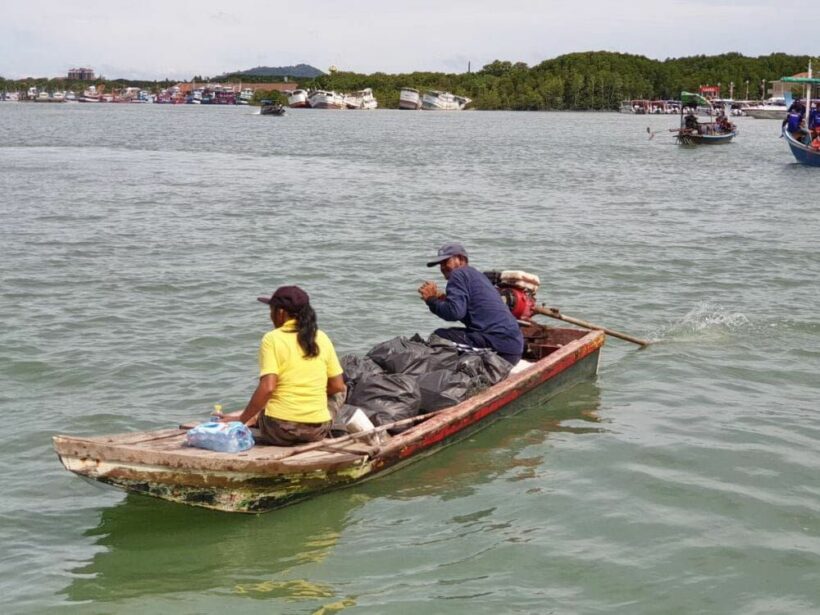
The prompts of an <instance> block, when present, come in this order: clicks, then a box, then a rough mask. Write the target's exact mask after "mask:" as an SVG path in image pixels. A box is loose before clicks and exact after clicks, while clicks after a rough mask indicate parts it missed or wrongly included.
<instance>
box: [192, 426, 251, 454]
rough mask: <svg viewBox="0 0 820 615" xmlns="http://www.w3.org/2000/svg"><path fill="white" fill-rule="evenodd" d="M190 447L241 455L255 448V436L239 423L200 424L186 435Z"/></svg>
mask: <svg viewBox="0 0 820 615" xmlns="http://www.w3.org/2000/svg"><path fill="white" fill-rule="evenodd" d="M185 441H186V443H187V444H188V446H195V447H197V448H206V449H208V450H210V451H217V452H219V453H239V452H241V451H246V450H248V449H249V448H251V447H253V444H254V442H253V435H252V434H251V430H250V429H248V426H247V425H245V424H244V423H240V422H239V421H230V422H229V423H224V422H215V421H209V422H207V423H200V424H199V425H197V426H196V427H194V428H193V429H189V430H188V433H187V434H185Z"/></svg>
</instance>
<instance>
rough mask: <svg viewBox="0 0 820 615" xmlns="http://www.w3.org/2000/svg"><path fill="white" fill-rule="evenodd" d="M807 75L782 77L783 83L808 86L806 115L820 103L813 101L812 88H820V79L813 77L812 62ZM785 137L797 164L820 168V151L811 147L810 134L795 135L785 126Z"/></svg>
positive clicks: (810, 126)
mask: <svg viewBox="0 0 820 615" xmlns="http://www.w3.org/2000/svg"><path fill="white" fill-rule="evenodd" d="M807 75H808V76H807V77H781V81H784V82H786V83H796V84H800V85H804V86H806V91H805V101H806V113H807V114H808V113H810V112H811V109H812V105H813V104H814V103H817V102H820V101H818V100H817V99H816V98H814V99H812V86H814V85H818V86H820V79H818V78H816V77H812V70H811V62H809V71H808V73H807ZM809 128H812V125H811V121H810V122H809ZM815 129H816V128H815ZM783 137H784V138H785V139H786V143H788V144H789V149H790V150H791V151H792V155H793V156H794V159H795V160H797V162H799V163H800V164H805V165H808V166H810V167H820V151H818V150H816V149H814V148H813V147H811V145H810V144H811V136H810V133H809V132H806V131H802V130H801V131H799V132H798V133H797V134H795V133H791V132H789V131H788V130H786V127H785V126H784V129H783Z"/></svg>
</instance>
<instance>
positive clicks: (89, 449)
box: [54, 329, 604, 513]
mask: <svg viewBox="0 0 820 615" xmlns="http://www.w3.org/2000/svg"><path fill="white" fill-rule="evenodd" d="M552 331H556V332H558V333H560V334H563V335H564V336H565V337H566V339H567V340H568V341H567V343H565V344H562V345H561V347H560V348H559V349H557V350H555V351H554V352H552V353H551V354H549V355H548V356H546V357H545V358H543V359H541V360H540V361H538V362H536V363H535V364H534V365H533V366H532V367H530V368H528V369H527V370H526V371H523V372H521V373H518V374H515V375H512V376H510V377H508V378H507V379H506V380H504V381H502V382H500V383H499V384H497V385H495V386H493V387H491V388H489V389H487V390H486V391H483V392H482V393H480V394H478V395H476V396H474V397H472V398H470V399H468V400H466V401H464V402H462V403H460V404H458V405H457V406H453V407H451V408H447V409H446V410H442V411H440V412H438V413H436V414H435V415H433V416H432V417H431V418H429V419H427V420H425V421H424V422H422V423H420V424H418V425H415V426H413V427H411V428H410V429H408V430H406V431H404V432H403V433H401V434H399V435H397V436H394V437H392V438H391V439H390V440H388V441H387V442H386V443H384V444H383V445H381V446H372V445H369V444H365V443H358V442H357V443H352V444H350V443H347V444H345V445H344V446H342V445H338V446H336V445H334V441H333V440H327V441H326V442H327V446H323V449H313V450H310V451H305V452H298V449H287V448H280V447H268V446H256V447H254V448H253V449H251V450H250V451H246V452H245V453H238V454H228V453H215V452H212V451H203V450H201V449H192V448H189V447H186V446H184V437H185V431H186V430H185V429H183V428H179V429H166V430H161V431H156V432H141V433H133V434H120V435H114V436H101V437H89V438H82V437H72V436H55V437H54V448H55V450H56V451H57V454H58V456H59V458H60V460H61V461H62V463H63V465H64V466H65V467H66V468H67V469H68V470H70V471H72V472H74V473H76V474H78V475H81V476H84V477H87V478H91V479H94V480H97V481H100V482H103V483H106V484H109V485H112V486H114V487H118V488H121V489H124V490H126V491H129V492H134V493H141V494H146V495H151V496H154V497H159V498H162V499H165V500H170V501H173V502H179V503H183V504H189V505H194V506H203V507H206V508H213V509H216V510H222V511H228V512H247V513H256V512H264V511H268V510H271V509H274V508H278V507H281V506H285V505H288V504H292V503H294V502H298V501H300V500H303V499H306V498H308V497H311V496H313V495H316V494H318V493H321V492H324V491H328V490H331V489H337V488H341V487H345V486H348V485H351V484H353V483H356V482H359V481H362V480H365V479H368V478H371V477H373V476H377V475H379V474H382V473H385V472H388V471H392V470H395V469H398V468H400V467H402V466H404V465H406V464H408V463H410V462H412V461H415V460H417V459H420V458H422V457H424V456H426V455H428V454H431V453H433V452H435V451H437V450H438V449H439V448H441V447H442V446H445V445H448V444H451V443H453V442H456V441H458V440H460V439H462V438H465V437H467V436H469V435H470V434H472V433H474V432H475V431H477V430H479V429H483V428H484V427H486V426H487V425H489V424H491V423H492V422H494V421H495V420H497V419H498V418H501V417H502V416H505V415H508V414H511V413H514V412H516V411H517V410H519V409H520V404H515V403H513V402H515V400H517V399H518V398H519V397H521V396H522V395H524V394H526V393H527V392H529V391H531V390H533V389H535V388H538V389H539V394H540V395H541V396H542V397H543V398H544V399H547V398H549V397H550V396H552V395H554V394H557V393H558V392H560V391H561V390H564V389H566V388H568V387H570V386H572V385H574V384H576V383H578V382H581V381H583V380H587V379H589V378H592V377H593V376H594V375H595V374H596V373H597V368H598V359H599V354H600V348H601V346H602V344H603V341H604V334H603V333H602V332H600V331H592V332H579V331H576V330H571V329H555V330H552ZM571 338H575V339H571Z"/></svg>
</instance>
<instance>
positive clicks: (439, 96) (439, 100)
mask: <svg viewBox="0 0 820 615" xmlns="http://www.w3.org/2000/svg"><path fill="white" fill-rule="evenodd" d="M471 102H472V100H471V99H470V98H466V97H464V96H455V95H453V94H451V93H450V92H439V91H438V90H431V91H429V92H426V93H425V94H424V96H422V98H421V108H422V109H424V110H426V111H461V110H462V109H463V108H464V107H466V106H467V105H468V104H470V103H471Z"/></svg>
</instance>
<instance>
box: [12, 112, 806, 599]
mask: <svg viewBox="0 0 820 615" xmlns="http://www.w3.org/2000/svg"><path fill="white" fill-rule="evenodd" d="M676 122H677V118H675V117H666V116H653V117H649V118H647V117H641V116H632V115H621V114H575V113H560V114H559V113H504V112H461V113H435V112H429V113H428V112H418V113H414V112H400V111H375V112H344V111H343V112H332V111H311V110H291V111H289V112H288V114H287V115H286V116H285V117H282V118H277V117H267V116H259V115H256V114H255V110H254V109H249V108H233V107H232V108H208V107H196V106H160V105H130V106H129V105H34V104H22V103H19V104H15V103H3V104H0V220H2V222H0V246H2V247H1V248H0V410H2V416H3V417H4V421H3V437H2V439H0V463H2V467H3V470H4V471H3V473H2V475H0V493H2V497H0V544H1V545H2V549H0V611H2V612H4V613H44V612H45V613H62V612H67V613H71V612H76V613H161V612H174V613H221V612H225V611H229V610H231V611H234V612H242V613H323V614H328V613H339V612H345V613H374V614H380V613H399V614H403V613H414V614H415V613H419V612H422V611H424V612H429V613H437V614H438V613H471V614H473V613H488V614H489V613H493V614H495V613H561V614H563V613H567V614H570V613H629V614H635V613H664V614H669V613H673V614H674V613H680V614H688V613H742V614H744V615H747V614H753V613H760V614H771V613H784V614H794V613H816V612H820V478H819V477H820V450H818V448H819V447H818V439H819V438H820V419H818V414H817V412H818V403H817V399H818V397H820V376H819V375H818V374H819V373H820V323H819V322H818V318H817V305H818V304H820V284H818V281H817V280H818V275H820V256H819V255H818V238H820V208H819V207H818V204H817V199H816V196H814V195H815V193H816V190H815V189H814V187H815V185H816V183H817V181H818V175H817V169H810V168H806V167H802V166H799V165H796V164H795V163H794V161H793V159H792V157H791V155H790V154H789V152H788V150H787V148H786V145H785V143H783V141H782V140H781V139H779V138H778V131H779V123H778V122H776V121H774V122H772V121H765V120H752V119H746V118H740V119H739V120H738V124H739V127H740V134H739V135H738V137H737V139H736V140H735V142H734V143H732V144H730V145H726V146H714V147H711V148H681V147H678V146H675V145H674V144H673V142H672V139H671V137H669V136H668V133H664V132H659V133H658V135H657V136H656V137H655V138H654V139H652V140H651V141H650V140H648V139H647V133H646V128H647V126H649V127H650V128H651V129H652V130H659V131H663V130H665V129H666V128H670V127H673V126H675V125H676ZM448 240H459V241H462V242H463V243H464V244H465V245H466V246H467V248H468V250H469V252H470V256H471V263H472V264H474V265H476V266H477V267H479V268H480V269H524V270H527V271H531V272H533V273H537V274H538V275H540V276H541V280H542V287H541V290H540V291H539V299H540V300H541V301H543V302H545V303H547V304H549V305H555V306H558V307H560V308H561V309H562V310H563V311H564V312H565V313H567V314H570V315H573V316H577V317H579V318H583V319H585V320H589V321H593V322H599V323H601V324H604V325H607V326H609V327H612V328H615V329H621V330H624V331H627V332H629V333H631V334H633V335H636V336H639V337H648V338H651V339H653V340H656V343H655V344H654V345H652V346H651V347H649V348H648V349H646V350H637V349H636V347H635V346H633V345H631V344H628V343H626V342H622V341H619V340H615V339H612V338H610V339H608V341H607V344H606V345H605V347H604V349H603V353H602V358H601V367H600V373H599V375H598V377H597V378H596V379H595V380H594V381H590V382H587V383H584V384H582V385H580V386H577V387H575V388H574V389H572V390H570V391H567V392H564V393H563V394H561V395H560V396H559V397H558V398H555V399H553V400H550V401H545V400H544V399H539V396H538V394H537V393H535V394H533V395H531V396H529V397H527V398H525V399H523V400H521V401H520V402H518V403H521V404H522V412H521V413H520V414H518V415H516V416H514V417H511V418H509V419H506V420H503V421H501V422H499V423H496V424H495V425H493V426H492V427H490V428H488V429H486V430H484V431H482V432H479V433H478V434H476V435H475V436H473V437H472V438H471V439H470V440H468V441H465V442H462V443H459V444H457V445H454V446H451V447H449V448H447V449H444V450H442V451H441V452H439V453H438V454H437V455H434V456H432V457H430V458H428V459H425V460H422V461H420V462H418V463H417V464H414V465H411V466H408V467H407V468H405V469H403V470H401V471H399V472H396V473H394V474H391V475H388V476H385V477H382V478H378V479H376V480H373V481H370V482H368V483H365V484H362V485H359V486H355V487H353V488H350V489H346V490H342V491H338V492H335V493H330V494H327V495H324V496H321V497H318V498H316V499H314V500H312V501H309V502H306V503H302V504H299V505H295V506H292V507H289V508H285V509H282V510H279V511H275V512H272V513H268V514H264V515H258V516H244V515H228V514H224V513H217V512H213V511H207V510H200V509H195V508H189V507H184V506H180V505H174V504H170V503H167V502H162V501H159V500H154V499H148V498H143V497H140V496H133V495H125V494H123V493H121V492H118V491H115V490H112V489H109V488H105V487H103V486H100V485H96V484H90V483H87V482H84V481H83V480H81V479H79V478H77V477H75V476H73V475H71V474H70V473H68V472H67V471H65V470H64V469H63V468H62V466H61V465H60V463H59V461H58V460H57V458H56V456H55V454H54V453H53V451H52V449H51V436H52V435H54V434H56V433H70V434H84V433H87V434H102V433H108V432H119V431H127V430H140V429H148V428H161V427H165V426H169V425H174V424H177V423H179V422H180V421H183V420H186V419H190V418H191V417H197V416H201V417H205V416H207V415H208V413H209V411H210V409H211V408H212V406H213V404H214V403H222V404H223V405H224V406H225V409H226V410H233V409H238V408H241V407H242V406H244V404H245V402H246V401H247V398H248V396H249V395H250V393H251V392H252V390H253V387H254V382H255V375H256V374H255V369H256V348H257V344H258V342H259V339H260V337H261V335H262V334H263V333H264V332H265V331H266V330H267V328H268V327H269V321H268V315H267V312H266V310H264V309H261V308H260V307H259V304H258V303H257V302H256V301H255V298H256V297H257V296H258V295H263V294H266V293H269V292H271V291H272V290H273V289H274V288H276V287H277V286H279V285H282V284H291V283H295V284H299V285H301V286H303V287H305V288H306V289H307V290H308V291H309V292H310V294H311V297H312V301H313V302H314V304H315V306H316V309H317V312H318V315H319V324H320V326H321V327H322V328H323V329H324V330H325V331H326V332H327V333H328V334H329V335H330V336H331V338H332V339H333V340H334V343H335V344H336V347H337V349H338V350H339V352H340V354H343V353H348V352H353V353H363V352H365V351H366V350H367V349H368V348H370V347H371V346H373V345H374V344H375V343H377V342H379V341H382V340H385V339H387V338H389V337H393V336H395V335H402V334H403V335H411V334H413V333H415V332H420V333H422V334H427V333H429V332H430V331H431V330H432V329H434V328H435V327H437V326H439V325H440V321H437V320H436V319H435V318H434V317H433V316H432V315H431V314H429V312H428V311H427V310H426V309H425V308H424V306H423V304H422V303H421V302H420V301H419V299H418V296H417V294H416V288H417V287H418V285H419V284H420V283H421V282H422V281H423V280H425V279H434V280H437V281H440V280H438V276H439V274H438V272H437V270H435V269H427V268H426V267H425V266H424V263H425V262H426V260H427V257H428V256H430V255H431V254H433V253H434V252H435V249H436V248H437V247H438V245H440V244H441V243H443V242H444V241H448ZM262 307H264V306H262Z"/></svg>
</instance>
